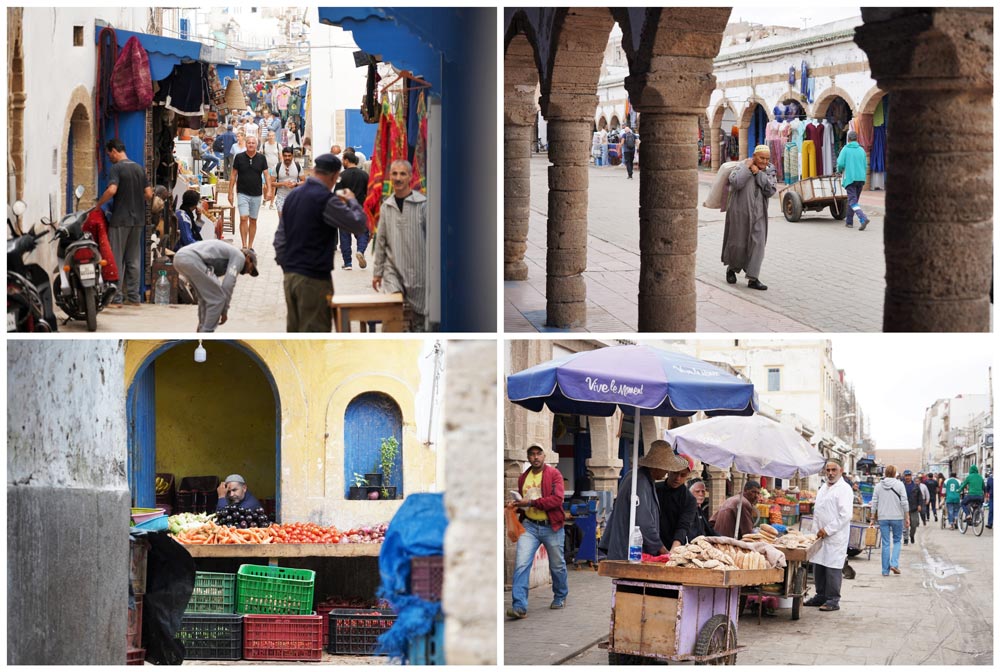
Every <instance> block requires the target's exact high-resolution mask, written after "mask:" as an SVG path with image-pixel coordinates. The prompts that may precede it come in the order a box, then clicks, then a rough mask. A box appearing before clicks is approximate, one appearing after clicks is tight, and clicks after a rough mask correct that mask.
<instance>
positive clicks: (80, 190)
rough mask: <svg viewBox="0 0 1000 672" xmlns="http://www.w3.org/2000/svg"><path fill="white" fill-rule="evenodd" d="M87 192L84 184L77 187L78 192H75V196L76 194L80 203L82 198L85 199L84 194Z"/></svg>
mask: <svg viewBox="0 0 1000 672" xmlns="http://www.w3.org/2000/svg"><path fill="white" fill-rule="evenodd" d="M85 191H86V189H85V188H84V186H83V185H82V184H78V185H76V191H74V192H73V193H74V194H76V200H78V201H79V200H80V199H81V198H83V192H85Z"/></svg>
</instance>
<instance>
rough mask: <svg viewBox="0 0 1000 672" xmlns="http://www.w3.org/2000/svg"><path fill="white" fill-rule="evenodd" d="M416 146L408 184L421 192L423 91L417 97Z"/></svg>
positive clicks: (424, 120)
mask: <svg viewBox="0 0 1000 672" xmlns="http://www.w3.org/2000/svg"><path fill="white" fill-rule="evenodd" d="M417 120H418V127H417V128H418V131H417V146H416V147H415V148H414V149H413V179H412V180H411V181H410V186H411V187H412V188H413V189H414V190H415V191H419V192H420V193H421V194H426V193H427V100H426V98H425V97H424V92H423V91H421V92H420V96H419V97H418V98H417Z"/></svg>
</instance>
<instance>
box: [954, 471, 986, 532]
mask: <svg viewBox="0 0 1000 672" xmlns="http://www.w3.org/2000/svg"><path fill="white" fill-rule="evenodd" d="M966 486H968V487H969V493H968V494H967V495H966V496H965V497H963V498H962V514H963V515H964V516H965V519H966V520H967V521H969V522H972V519H971V518H970V517H969V504H972V503H973V502H979V505H980V506H982V504H983V477H982V476H980V475H979V467H977V466H976V465H972V466H971V467H969V475H968V476H966V477H965V480H964V481H962V484H961V485H959V486H958V491H959V492H961V491H962V489H963V488H965V487H966Z"/></svg>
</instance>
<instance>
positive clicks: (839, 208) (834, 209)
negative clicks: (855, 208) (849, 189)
mask: <svg viewBox="0 0 1000 672" xmlns="http://www.w3.org/2000/svg"><path fill="white" fill-rule="evenodd" d="M830 214H831V215H833V218H834V219H847V199H846V198H845V199H839V198H838V199H837V200H836V202H834V204H833V205H831V206H830Z"/></svg>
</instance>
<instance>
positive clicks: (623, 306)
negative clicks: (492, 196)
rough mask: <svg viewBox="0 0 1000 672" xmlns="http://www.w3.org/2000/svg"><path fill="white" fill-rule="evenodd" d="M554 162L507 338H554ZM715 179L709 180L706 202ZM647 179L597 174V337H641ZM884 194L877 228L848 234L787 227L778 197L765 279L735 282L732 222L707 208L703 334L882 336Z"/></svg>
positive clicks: (539, 169) (536, 161) (867, 202)
mask: <svg viewBox="0 0 1000 672" xmlns="http://www.w3.org/2000/svg"><path fill="white" fill-rule="evenodd" d="M547 166H548V160H547V158H545V157H535V158H533V159H532V160H531V169H532V172H531V217H530V221H529V234H528V250H527V253H526V255H525V261H526V263H527V264H528V269H529V270H528V280H527V281H520V282H506V283H505V284H504V287H505V296H504V299H505V302H504V303H505V315H504V318H505V325H506V329H507V331H543V330H544V331H548V330H549V329H546V328H545V326H544V322H545V252H546V247H545V228H546V219H545V218H546V212H547V198H548V196H547V177H546V174H547V173H546V169H547ZM711 180H712V176H711V175H710V174H701V175H700V176H699V199H698V200H699V201H703V200H704V198H705V196H706V195H707V193H708V188H709V185H710V184H711ZM639 182H640V181H639V179H638V178H637V179H633V180H626V179H625V174H624V170H623V169H621V168H620V167H619V168H596V167H591V169H590V190H589V196H590V203H589V215H590V224H589V227H590V230H589V248H588V258H587V269H588V270H587V272H586V273H585V278H586V281H587V292H588V294H587V299H588V323H587V327H586V330H587V331H595V332H600V331H635V329H636V327H637V323H638V308H637V302H638V278H639V208H638V203H639ZM883 197H884V195H883V194H882V193H881V192H875V193H865V194H864V195H863V197H862V207H863V208H865V210H866V212H867V213H868V214H869V215H870V216H871V218H872V222H871V223H870V224H869V226H868V228H867V229H866V230H865V231H859V230H858V229H857V228H855V229H853V230H852V229H847V228H846V227H845V226H844V224H843V222H841V221H838V220H835V219H834V218H833V217H832V216H831V215H830V213H829V211H823V212H819V213H807V215H808V216H804V217H803V218H802V220H801V221H799V222H796V223H791V222H787V221H785V219H784V217H783V216H782V215H781V214H780V211H779V210H780V205H779V202H778V199H777V198H775V199H772V201H771V204H770V209H771V215H772V216H771V218H770V221H769V231H768V245H767V252H766V255H765V258H764V265H763V270H762V272H761V280H763V281H764V282H765V284H767V285H768V287H769V289H768V291H766V292H758V291H754V290H750V289H748V288H747V287H746V282H745V279H744V278H742V277H741V278H740V281H739V282H738V283H737V284H736V285H728V284H726V281H725V269H724V267H723V265H722V263H721V262H720V261H719V254H720V250H721V246H722V234H723V229H724V222H725V215H724V214H723V213H721V212H718V211H713V210H708V209H707V208H704V207H700V206H699V208H698V220H699V223H698V226H699V235H698V252H699V253H698V255H697V293H698V322H697V329H698V331H702V332H704V331H760V332H769V331H770V332H774V331H826V332H841V331H869V332H870V331H880V330H881V325H882V301H883V295H884V293H885V280H884V275H885V260H884V256H883V244H882V219H883V218H882V215H883V212H884V209H883V207H882V202H883Z"/></svg>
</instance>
